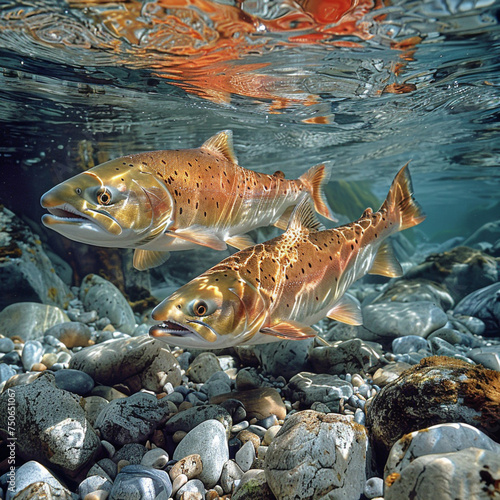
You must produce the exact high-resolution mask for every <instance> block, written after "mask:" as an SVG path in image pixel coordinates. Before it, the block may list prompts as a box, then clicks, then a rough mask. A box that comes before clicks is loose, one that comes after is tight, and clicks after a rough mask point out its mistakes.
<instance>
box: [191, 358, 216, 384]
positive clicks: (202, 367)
mask: <svg viewBox="0 0 500 500" xmlns="http://www.w3.org/2000/svg"><path fill="white" fill-rule="evenodd" d="M219 371H222V368H221V366H220V363H219V359H218V358H217V356H216V355H215V354H214V353H213V352H202V353H201V354H199V355H198V356H196V358H195V359H194V361H193V362H192V363H191V364H190V365H189V368H188V369H187V370H186V375H187V376H188V377H189V379H190V380H192V381H193V382H195V383H205V382H206V381H207V380H208V379H209V378H210V377H211V376H212V375H213V374H214V373H216V372H219Z"/></svg>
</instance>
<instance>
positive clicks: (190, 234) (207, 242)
mask: <svg viewBox="0 0 500 500" xmlns="http://www.w3.org/2000/svg"><path fill="white" fill-rule="evenodd" d="M166 234H168V236H174V237H176V238H182V239H183V240H186V241H191V242H193V243H196V244H197V245H202V246H204V247H209V248H213V249H214V250H225V249H226V248H227V245H226V242H225V241H223V240H221V239H220V238H219V237H218V236H216V235H215V234H213V233H212V232H211V231H210V230H209V229H207V228H206V227H203V226H189V227H187V228H185V229H176V230H175V231H167V233H166Z"/></svg>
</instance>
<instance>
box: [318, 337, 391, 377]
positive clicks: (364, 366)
mask: <svg viewBox="0 0 500 500" xmlns="http://www.w3.org/2000/svg"><path fill="white" fill-rule="evenodd" d="M381 354H382V353H381V346H380V345H378V344H372V345H370V343H369V342H363V341H362V340H360V339H351V340H345V341H337V342H332V343H331V345H329V346H325V345H324V344H322V343H319V342H315V343H313V344H311V347H310V349H309V363H310V364H311V366H312V367H313V369H314V371H315V372H317V373H331V374H334V375H340V374H342V373H367V372H368V371H369V370H371V369H373V368H375V367H376V366H378V365H379V363H380V356H381Z"/></svg>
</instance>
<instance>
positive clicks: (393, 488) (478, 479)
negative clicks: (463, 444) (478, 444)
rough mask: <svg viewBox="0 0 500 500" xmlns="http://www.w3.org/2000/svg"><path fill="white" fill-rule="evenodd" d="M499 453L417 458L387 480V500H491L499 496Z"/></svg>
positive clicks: (464, 452)
mask: <svg viewBox="0 0 500 500" xmlns="http://www.w3.org/2000/svg"><path fill="white" fill-rule="evenodd" d="M499 477H500V460H499V459H498V453H495V452H492V451H489V450H482V449H479V448H466V449H464V450H460V451H456V452H453V453H434V454H431V455H424V456H421V457H418V458H416V459H415V460H414V461H413V462H412V463H411V464H409V465H408V466H407V467H405V468H404V469H403V470H402V471H401V473H397V472H395V473H393V474H391V475H390V476H388V477H387V478H386V480H385V492H384V499H385V500H401V499H403V498H414V499H420V498H422V499H426V500H439V499H448V498H449V499H454V498H460V499H462V498H463V499H467V500H469V499H470V500H491V499H492V498H495V497H496V496H498V491H499V490H498V478H499Z"/></svg>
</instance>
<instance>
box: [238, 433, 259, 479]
mask: <svg viewBox="0 0 500 500" xmlns="http://www.w3.org/2000/svg"><path fill="white" fill-rule="evenodd" d="M255 456H256V455H255V446H254V444H253V443H252V442H251V441H247V442H246V443H245V444H244V445H243V446H242V447H241V448H240V449H239V450H238V451H237V452H236V456H235V460H236V463H237V464H238V465H239V466H240V469H241V470H242V471H243V472H246V471H248V470H250V468H251V467H252V464H253V462H254V460H255Z"/></svg>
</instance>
